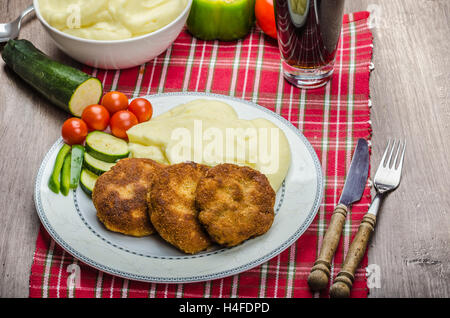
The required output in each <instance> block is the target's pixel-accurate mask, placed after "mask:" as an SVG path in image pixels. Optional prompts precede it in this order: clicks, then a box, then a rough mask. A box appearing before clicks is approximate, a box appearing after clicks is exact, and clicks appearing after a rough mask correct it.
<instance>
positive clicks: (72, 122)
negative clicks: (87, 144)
mask: <svg viewBox="0 0 450 318" xmlns="http://www.w3.org/2000/svg"><path fill="white" fill-rule="evenodd" d="M87 134H88V127H87V125H86V123H85V122H84V121H83V120H81V119H79V118H75V117H73V118H69V119H67V120H66V121H65V122H64V124H63V126H62V129H61V135H62V137H63V139H64V142H65V143H66V144H68V145H79V144H82V143H83V142H84V140H85V139H86V136H87Z"/></svg>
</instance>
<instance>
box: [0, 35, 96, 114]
mask: <svg viewBox="0 0 450 318" xmlns="http://www.w3.org/2000/svg"><path fill="white" fill-rule="evenodd" d="M2 58H3V60H4V61H5V63H6V65H8V66H9V67H10V68H11V69H12V70H13V71H14V72H15V73H17V74H18V75H19V76H20V77H21V78H22V79H23V80H24V81H25V82H27V83H28V84H30V85H31V86H33V87H34V88H35V89H36V90H37V91H39V92H40V93H41V94H42V95H44V96H45V97H46V98H48V100H50V101H51V102H52V103H54V104H55V105H56V106H58V107H60V108H61V109H63V110H65V111H67V112H69V113H71V114H72V115H74V116H77V117H80V116H81V114H82V112H83V110H84V109H85V108H86V107H87V106H89V105H92V104H98V102H99V101H100V98H101V96H102V93H103V88H102V83H101V82H100V81H99V80H98V79H97V78H95V77H92V76H90V75H88V74H86V73H84V72H82V71H80V70H77V69H75V68H73V67H70V66H68V65H64V64H61V63H59V62H57V61H54V60H52V59H51V58H50V57H48V56H47V55H45V54H44V53H42V52H41V51H40V50H38V49H37V48H36V47H35V46H34V45H33V44H32V43H31V42H29V41H27V40H9V41H8V43H7V44H6V46H5V47H4V49H3V52H2Z"/></svg>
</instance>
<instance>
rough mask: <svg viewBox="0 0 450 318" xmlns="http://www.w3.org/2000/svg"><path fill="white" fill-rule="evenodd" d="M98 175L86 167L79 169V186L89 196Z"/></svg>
mask: <svg viewBox="0 0 450 318" xmlns="http://www.w3.org/2000/svg"><path fill="white" fill-rule="evenodd" d="M97 178H98V176H97V175H96V174H94V173H92V172H90V171H89V170H87V169H83V170H81V176H80V186H81V189H83V191H84V192H85V193H86V194H87V195H89V196H91V195H92V191H93V190H94V186H95V182H96V181H97Z"/></svg>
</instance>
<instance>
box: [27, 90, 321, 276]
mask: <svg viewBox="0 0 450 318" xmlns="http://www.w3.org/2000/svg"><path fill="white" fill-rule="evenodd" d="M186 95H187V96H198V97H212V98H217V99H222V100H223V99H225V100H230V101H235V102H239V103H244V104H247V105H249V106H252V107H255V108H257V109H259V110H261V111H263V112H266V113H267V114H269V115H270V116H272V117H275V118H277V119H278V120H280V121H281V122H283V123H284V124H285V125H286V126H287V127H289V128H290V129H291V130H292V131H293V132H294V133H295V134H296V135H297V137H299V138H300V139H301V141H302V142H303V144H304V145H305V146H306V148H307V150H308V152H309V154H310V155H311V158H312V159H313V161H314V166H315V170H316V174H317V180H316V181H317V186H316V187H317V188H316V192H315V193H316V196H315V198H314V203H313V206H312V208H311V209H310V211H309V213H308V216H307V217H306V219H305V221H304V222H303V224H302V225H301V226H300V227H299V228H298V229H297V231H296V232H295V233H294V234H293V235H292V236H291V237H289V239H287V240H286V241H285V242H283V244H281V245H280V246H278V247H277V248H275V249H274V250H272V251H271V252H270V253H267V254H266V255H264V256H262V257H259V258H258V259H255V260H253V261H251V262H248V263H246V264H244V265H241V266H238V267H235V268H233V269H231V270H226V271H220V272H216V273H214V274H208V275H199V276H188V277H159V276H158V277H152V276H148V275H138V274H135V273H130V272H124V271H120V270H117V269H114V268H112V267H109V266H106V265H103V264H100V263H98V262H96V261H94V260H93V259H91V258H88V257H86V256H84V255H83V254H82V252H80V251H78V250H75V249H74V248H72V247H71V246H70V245H69V244H67V243H66V242H65V241H64V240H63V239H62V238H61V236H60V235H59V234H58V233H57V231H56V230H55V229H54V228H53V227H52V226H51V224H50V223H49V221H48V219H47V217H46V214H45V211H44V209H43V207H42V201H41V191H40V188H41V182H42V175H43V173H44V169H45V167H46V165H47V164H48V161H49V159H50V157H51V155H52V154H53V153H54V152H55V151H56V150H57V149H59V146H60V145H61V144H62V143H63V141H62V138H59V139H58V141H57V142H55V143H54V144H53V145H52V147H51V148H50V150H49V151H48V152H47V154H46V155H45V157H44V160H43V162H42V164H41V166H40V168H39V171H38V174H37V177H36V182H35V191H34V201H35V205H36V210H37V213H38V216H39V219H40V220H41V223H42V224H43V226H44V228H45V229H46V230H47V232H48V233H49V234H50V236H51V237H52V238H53V239H54V240H55V242H56V243H58V244H59V245H60V246H61V247H62V248H63V249H64V250H65V251H66V252H68V253H69V254H71V255H72V256H73V257H75V258H77V259H78V260H80V261H82V262H83V263H85V264H87V265H90V266H92V267H94V268H96V269H98V270H100V271H103V272H106V273H109V274H112V275H115V276H119V277H122V278H125V279H131V280H137V281H143V282H152V283H190V282H201V281H207V280H213V279H219V278H224V277H228V276H231V275H235V274H239V273H242V272H244V271H246V270H249V269H251V268H254V267H256V266H258V265H260V264H262V263H264V262H266V261H268V260H270V259H272V258H273V257H275V256H277V255H278V254H280V253H281V252H283V251H284V250H285V249H286V248H288V247H289V246H291V245H292V244H293V243H295V241H297V239H298V238H299V237H300V236H301V235H302V234H303V233H304V232H305V231H306V229H307V228H308V227H309V225H310V224H311V223H312V221H313V220H314V217H315V216H316V214H317V212H318V210H319V207H320V204H321V202H322V198H323V174H322V166H321V164H320V161H319V159H318V157H317V154H316V152H315V150H314V148H313V147H312V145H311V144H310V143H309V141H308V140H307V139H306V137H305V136H304V135H303V134H302V133H301V132H300V131H299V130H298V129H297V128H296V127H295V126H294V125H292V123H290V122H289V121H288V120H286V119H285V118H283V117H282V116H280V115H279V114H277V113H274V112H272V111H270V110H268V109H267V108H265V107H262V106H259V105H257V104H255V103H252V102H249V101H246V100H242V99H239V98H236V97H231V96H226V95H220V94H211V93H198V92H173V93H160V94H155V95H150V96H144V97H149V98H158V97H167V96H186ZM84 223H85V221H84ZM94 234H95V235H96V236H98V237H100V238H101V239H103V240H105V239H104V238H102V237H101V236H100V235H99V234H98V233H94ZM213 254H214V253H213ZM136 255H139V256H141V255H140V254H136ZM142 256H145V255H142ZM206 256H208V255H206ZM179 259H183V258H179Z"/></svg>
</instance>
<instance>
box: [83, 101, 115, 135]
mask: <svg viewBox="0 0 450 318" xmlns="http://www.w3.org/2000/svg"><path fill="white" fill-rule="evenodd" d="M81 119H83V121H84V122H85V123H86V124H87V125H88V127H89V128H90V129H92V130H105V129H106V127H108V125H109V112H108V110H107V109H106V108H105V107H104V106H102V105H96V104H94V105H90V106H88V107H86V108H85V109H84V110H83V114H82V115H81Z"/></svg>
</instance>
